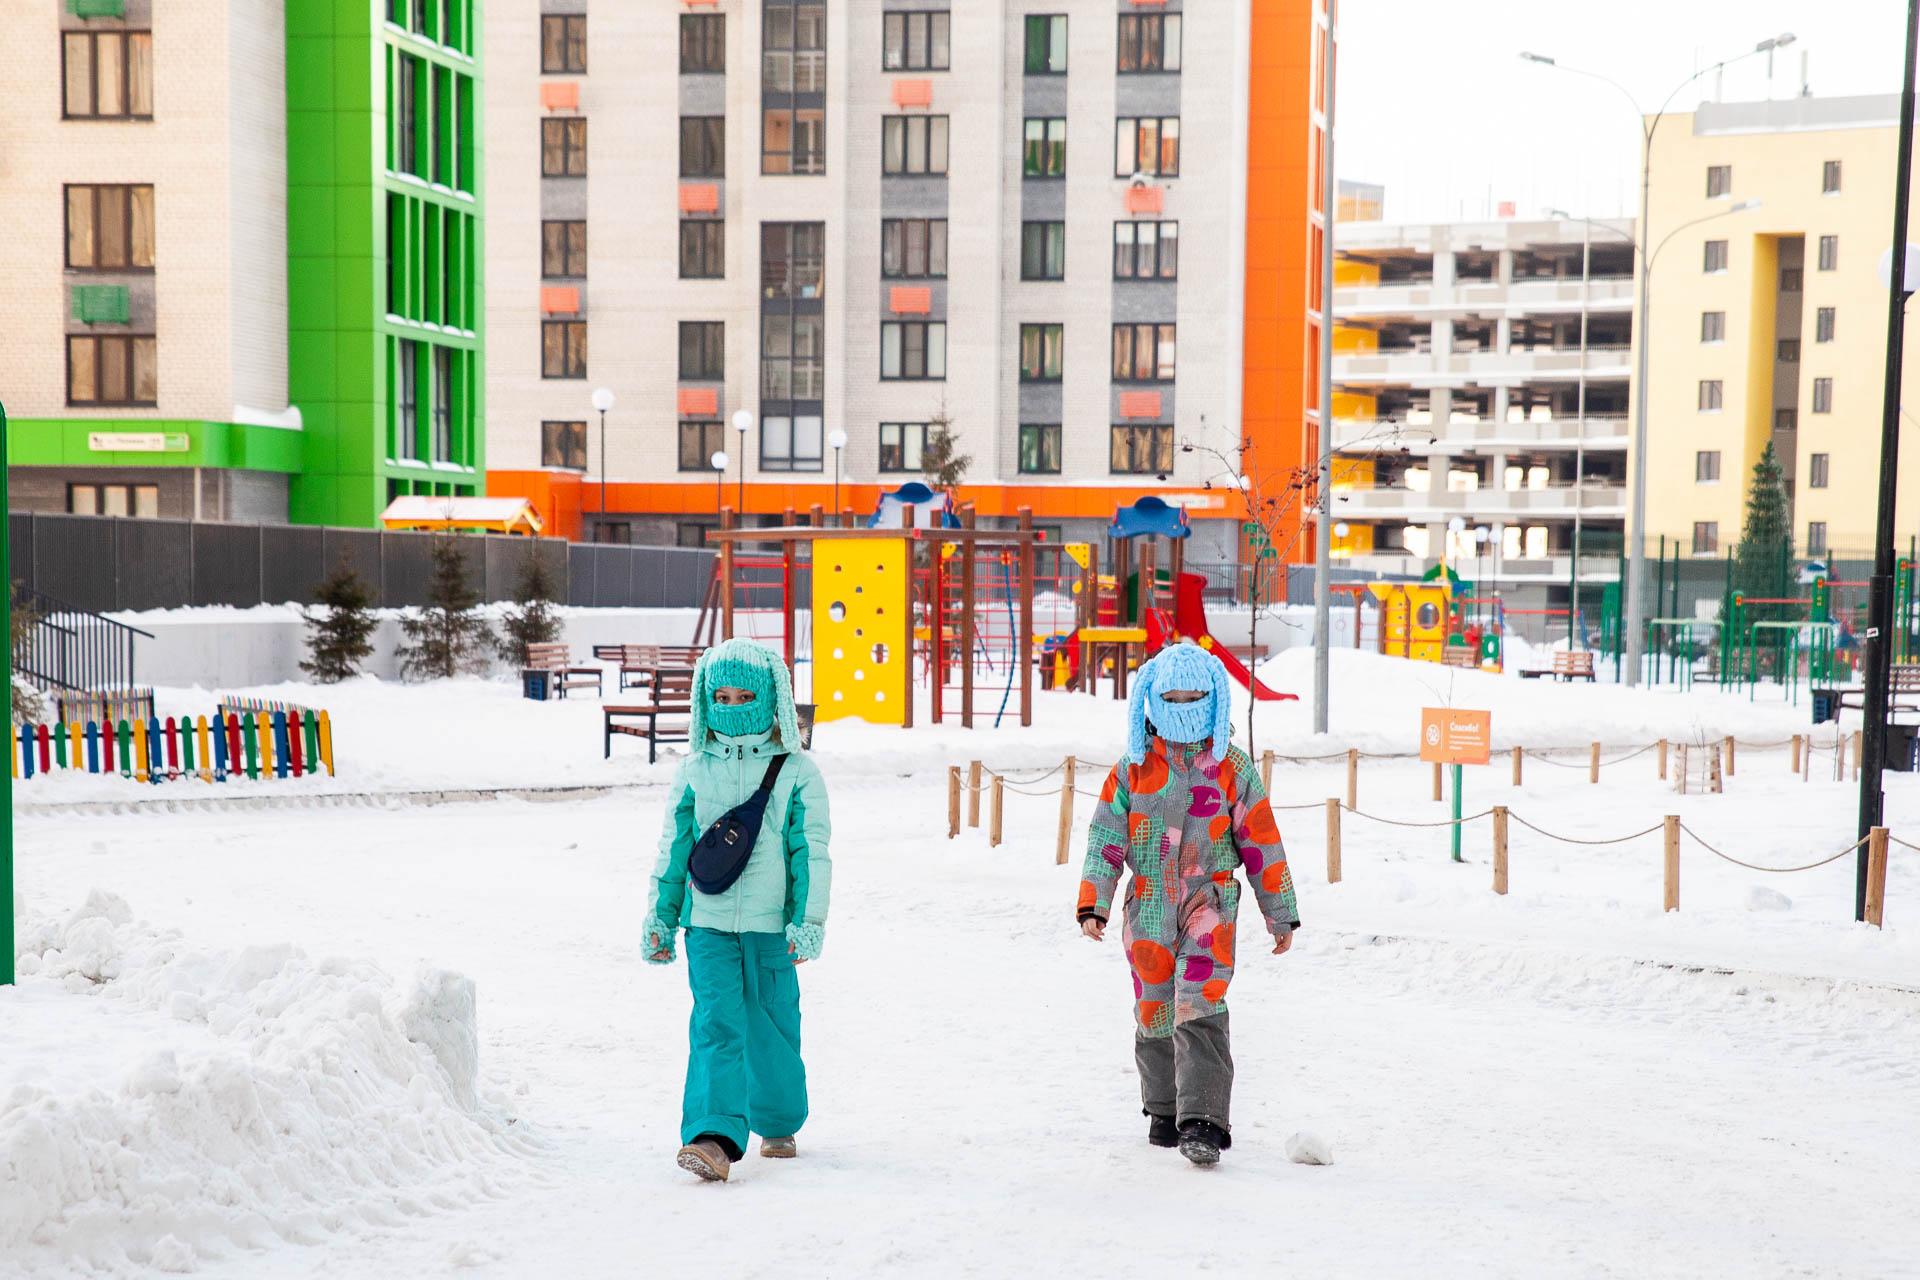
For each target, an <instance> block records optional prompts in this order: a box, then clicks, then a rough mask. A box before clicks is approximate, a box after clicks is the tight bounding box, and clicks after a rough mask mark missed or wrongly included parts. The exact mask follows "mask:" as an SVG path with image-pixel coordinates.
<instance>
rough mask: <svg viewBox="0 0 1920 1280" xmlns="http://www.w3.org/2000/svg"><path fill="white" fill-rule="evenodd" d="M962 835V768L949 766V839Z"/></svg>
mask: <svg viewBox="0 0 1920 1280" xmlns="http://www.w3.org/2000/svg"><path fill="white" fill-rule="evenodd" d="M959 834H960V766H959V765H957V764H950V765H948V766H947V839H949V840H951V839H953V838H954V837H955V836H957V835H959Z"/></svg>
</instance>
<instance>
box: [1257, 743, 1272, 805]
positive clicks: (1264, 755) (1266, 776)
mask: <svg viewBox="0 0 1920 1280" xmlns="http://www.w3.org/2000/svg"><path fill="white" fill-rule="evenodd" d="M1260 789H1261V790H1262V791H1265V792H1266V793H1268V794H1269V795H1271V794H1272V793H1273V752H1271V751H1263V752H1261V753H1260Z"/></svg>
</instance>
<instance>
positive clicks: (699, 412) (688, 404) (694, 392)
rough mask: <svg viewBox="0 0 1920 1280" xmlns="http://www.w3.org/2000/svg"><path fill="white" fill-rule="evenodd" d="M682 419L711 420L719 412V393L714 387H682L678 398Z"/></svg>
mask: <svg viewBox="0 0 1920 1280" xmlns="http://www.w3.org/2000/svg"><path fill="white" fill-rule="evenodd" d="M679 406H680V416H681V417H683V418H711V417H714V416H716V415H717V414H718V413H719V412H720V392H719V390H718V389H717V388H714V387H682V388H680V397H679Z"/></svg>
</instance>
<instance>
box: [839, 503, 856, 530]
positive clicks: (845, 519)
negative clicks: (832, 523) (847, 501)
mask: <svg viewBox="0 0 1920 1280" xmlns="http://www.w3.org/2000/svg"><path fill="white" fill-rule="evenodd" d="M840 527H841V528H842V529H851V528H853V508H852V507H842V508H840Z"/></svg>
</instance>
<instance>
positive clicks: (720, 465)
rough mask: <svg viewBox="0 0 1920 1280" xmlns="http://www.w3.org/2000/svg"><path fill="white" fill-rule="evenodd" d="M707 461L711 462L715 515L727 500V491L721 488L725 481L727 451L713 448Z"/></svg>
mask: <svg viewBox="0 0 1920 1280" xmlns="http://www.w3.org/2000/svg"><path fill="white" fill-rule="evenodd" d="M707 461H708V462H710V463H712V464H713V514H714V515H716V516H717V515H719V514H720V508H721V507H723V506H725V505H726V501H727V491H726V490H725V489H724V488H722V486H723V485H725V484H726V482H727V451H726V450H725V449H715V450H714V451H713V456H712V457H711V458H708V459H707Z"/></svg>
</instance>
